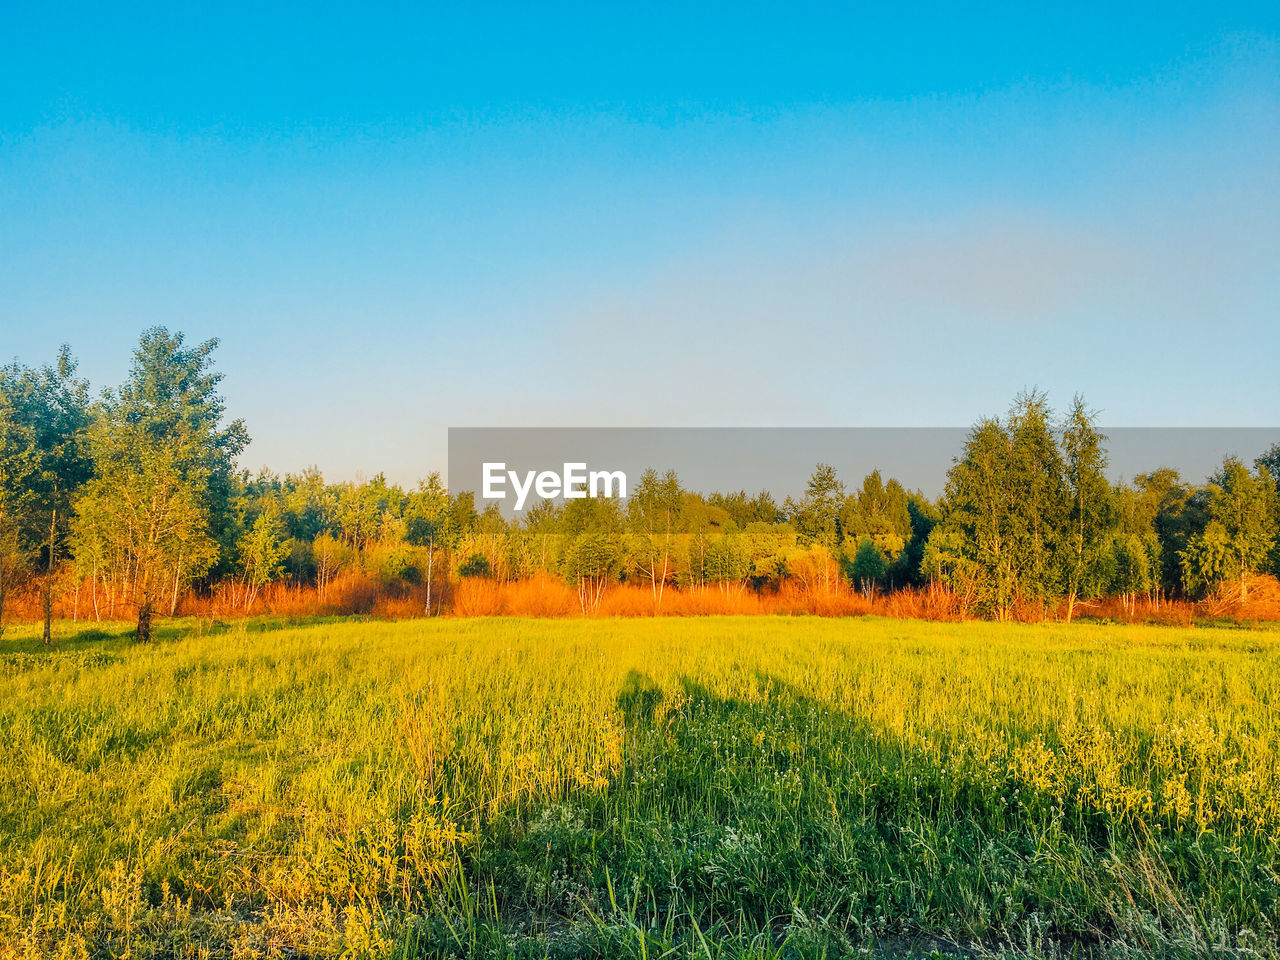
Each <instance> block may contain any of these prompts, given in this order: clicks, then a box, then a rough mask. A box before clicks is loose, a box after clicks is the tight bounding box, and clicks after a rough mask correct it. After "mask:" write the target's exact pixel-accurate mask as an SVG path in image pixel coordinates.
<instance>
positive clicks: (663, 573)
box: [627, 469, 684, 610]
mask: <svg viewBox="0 0 1280 960" xmlns="http://www.w3.org/2000/svg"><path fill="white" fill-rule="evenodd" d="M683 499H684V491H683V490H682V489H681V488H680V479H679V477H677V476H676V473H675V471H674V470H668V471H667V472H666V473H664V474H662V475H661V476H659V475H658V472H657V471H656V470H652V469H650V470H646V471H645V472H644V473H643V474H642V475H641V477H640V480H639V482H637V483H636V485H635V488H634V489H633V490H632V491H631V496H630V498H629V499H628V500H627V514H628V520H629V524H628V526H629V528H630V535H631V540H632V547H631V553H632V556H633V558H634V560H635V563H636V566H637V567H638V569H639V571H640V574H641V576H642V577H644V578H645V579H646V580H648V581H649V588H650V590H651V591H652V593H653V604H654V609H655V610H658V609H661V607H662V594H663V591H664V589H665V588H666V584H667V579H668V578H669V577H670V575H671V554H672V546H673V541H674V537H675V534H676V528H677V521H678V520H679V516H680V509H681V506H682V504H683Z"/></svg>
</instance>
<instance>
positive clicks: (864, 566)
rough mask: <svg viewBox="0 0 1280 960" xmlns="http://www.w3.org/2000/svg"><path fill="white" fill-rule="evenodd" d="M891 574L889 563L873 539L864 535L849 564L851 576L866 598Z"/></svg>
mask: <svg viewBox="0 0 1280 960" xmlns="http://www.w3.org/2000/svg"><path fill="white" fill-rule="evenodd" d="M888 572H889V561H888V558H886V557H885V555H884V553H883V552H882V551H881V549H880V548H879V547H878V546H876V544H875V541H873V540H872V539H871V537H869V536H866V535H863V536H862V537H861V538H860V539H859V540H858V547H857V549H856V551H855V552H854V554H853V561H852V563H850V564H849V575H850V577H851V578H852V579H853V581H854V583H856V584H858V587H859V589H861V590H862V592H863V594H864V595H865V596H868V597H869V596H871V595H872V594H873V593H875V591H876V586H877V585H878V584H879V583H880V582H881V581H882V580H884V578H885V574H886V573H888Z"/></svg>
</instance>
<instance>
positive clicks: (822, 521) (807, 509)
mask: <svg viewBox="0 0 1280 960" xmlns="http://www.w3.org/2000/svg"><path fill="white" fill-rule="evenodd" d="M844 501H845V495H844V484H843V483H842V482H841V481H840V479H839V478H838V477H837V476H836V468H835V467H833V466H831V465H830V464H827V463H819V464H818V465H817V466H816V467H814V470H813V474H812V475H811V476H810V477H809V483H808V486H807V487H806V488H805V493H804V497H803V499H801V500H800V502H799V503H794V502H792V501H791V500H790V499H788V504H789V506H790V509H789V510H788V513H789V514H790V516H791V519H792V521H793V522H794V523H795V527H796V530H797V531H798V532H799V534H800V536H801V538H802V539H803V540H805V541H807V542H808V543H819V544H822V545H823V546H826V547H828V548H830V549H833V550H834V549H835V547H836V545H837V544H839V542H840V537H841V530H840V511H841V508H842V507H843V506H844Z"/></svg>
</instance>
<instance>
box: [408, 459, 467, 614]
mask: <svg viewBox="0 0 1280 960" xmlns="http://www.w3.org/2000/svg"><path fill="white" fill-rule="evenodd" d="M405 517H406V520H407V523H408V529H407V536H408V539H409V542H410V543H413V544H417V545H418V546H420V547H422V548H423V549H424V550H425V551H426V554H427V569H426V576H425V580H426V584H427V596H426V600H425V603H424V605H423V610H424V612H425V613H426V615H427V616H431V601H432V597H433V596H434V594H433V589H434V584H435V569H436V560H437V555H438V554H439V553H440V551H441V550H447V549H449V548H450V547H451V546H452V545H453V543H454V542H455V539H456V534H457V528H456V526H455V524H456V516H455V514H454V510H453V501H452V500H451V499H450V498H449V492H448V491H447V490H446V489H445V488H444V483H443V482H442V481H441V479H440V474H439V473H438V472H436V473H432V474H431V476H429V477H427V479H426V480H424V481H422V482H421V483H419V484H418V489H417V490H415V491H413V493H411V494H410V495H409V498H408V502H407V503H406V505H405Z"/></svg>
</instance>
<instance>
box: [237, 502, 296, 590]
mask: <svg viewBox="0 0 1280 960" xmlns="http://www.w3.org/2000/svg"><path fill="white" fill-rule="evenodd" d="M288 552H289V550H288V547H287V546H286V545H285V542H284V526H283V525H282V524H281V523H280V518H279V513H278V510H265V511H263V512H262V513H260V514H258V518H257V519H256V520H255V521H254V522H253V527H252V528H251V529H250V530H249V531H248V532H247V533H246V534H245V535H244V536H243V537H242V538H241V539H240V567H241V569H242V570H243V571H244V581H245V599H244V608H245V610H250V609H252V607H253V602H254V600H256V599H257V597H258V591H259V590H260V589H261V588H262V587H264V586H266V585H267V584H268V583H271V582H272V581H274V580H278V579H280V576H281V575H282V574H283V573H284V559H285V557H286V556H287V555H288Z"/></svg>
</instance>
